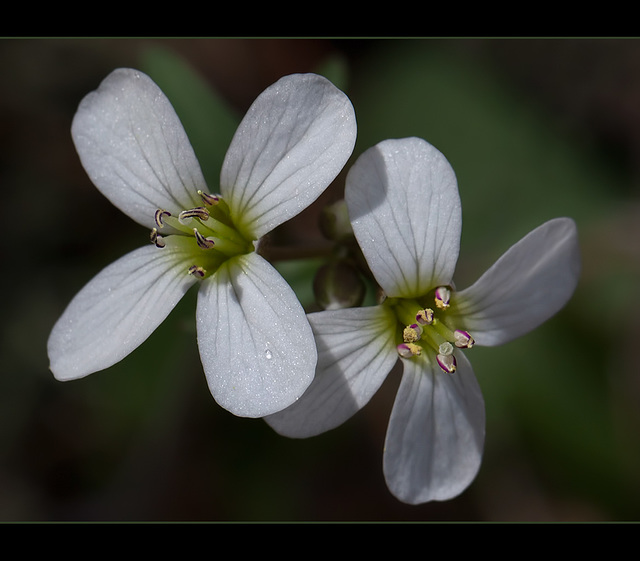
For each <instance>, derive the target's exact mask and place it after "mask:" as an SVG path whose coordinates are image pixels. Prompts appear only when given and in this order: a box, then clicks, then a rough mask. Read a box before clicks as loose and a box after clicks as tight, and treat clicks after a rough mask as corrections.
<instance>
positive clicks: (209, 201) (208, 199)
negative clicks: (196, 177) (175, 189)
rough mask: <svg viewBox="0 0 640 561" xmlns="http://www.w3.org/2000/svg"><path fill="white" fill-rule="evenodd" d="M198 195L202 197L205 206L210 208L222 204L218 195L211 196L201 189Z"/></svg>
mask: <svg viewBox="0 0 640 561" xmlns="http://www.w3.org/2000/svg"><path fill="white" fill-rule="evenodd" d="M198 195H200V198H201V199H202V201H203V202H204V204H205V205H208V206H213V205H217V204H218V203H219V202H220V197H218V195H210V194H209V193H205V192H204V191H201V190H200V189H198Z"/></svg>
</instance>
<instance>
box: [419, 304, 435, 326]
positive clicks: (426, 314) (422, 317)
mask: <svg viewBox="0 0 640 561" xmlns="http://www.w3.org/2000/svg"><path fill="white" fill-rule="evenodd" d="M416 321H417V322H418V323H419V324H420V325H431V324H432V323H433V310H432V309H431V308H425V309H424V310H420V311H419V312H418V313H417V314H416Z"/></svg>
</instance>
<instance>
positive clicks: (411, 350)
mask: <svg viewBox="0 0 640 561" xmlns="http://www.w3.org/2000/svg"><path fill="white" fill-rule="evenodd" d="M396 350H397V351H398V355H400V357H401V358H411V357H413V356H420V355H421V354H422V347H420V345H416V344H414V343H400V344H399V345H398V346H397V347H396Z"/></svg>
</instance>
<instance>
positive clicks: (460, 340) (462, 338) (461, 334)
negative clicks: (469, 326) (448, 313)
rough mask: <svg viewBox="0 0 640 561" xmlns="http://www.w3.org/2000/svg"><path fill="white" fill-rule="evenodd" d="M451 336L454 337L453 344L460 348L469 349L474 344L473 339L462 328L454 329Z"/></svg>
mask: <svg viewBox="0 0 640 561" xmlns="http://www.w3.org/2000/svg"><path fill="white" fill-rule="evenodd" d="M453 336H454V338H455V341H454V342H455V345H456V347H458V348H460V349H470V348H471V347H473V345H475V340H474V339H473V337H471V335H470V334H469V332H468V331H463V330H462V329H456V330H455V331H454V332H453Z"/></svg>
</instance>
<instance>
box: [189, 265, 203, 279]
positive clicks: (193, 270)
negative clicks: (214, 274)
mask: <svg viewBox="0 0 640 561" xmlns="http://www.w3.org/2000/svg"><path fill="white" fill-rule="evenodd" d="M206 273H207V271H205V270H204V269H203V268H202V267H199V266H198V265H191V267H189V274H190V275H193V276H194V277H197V278H199V279H201V278H203V277H204V276H205V274H206Z"/></svg>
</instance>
